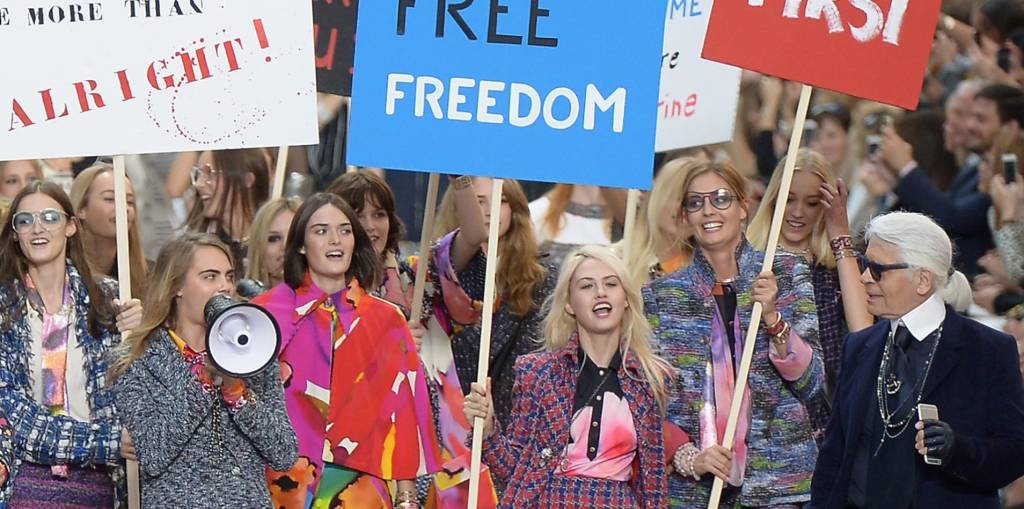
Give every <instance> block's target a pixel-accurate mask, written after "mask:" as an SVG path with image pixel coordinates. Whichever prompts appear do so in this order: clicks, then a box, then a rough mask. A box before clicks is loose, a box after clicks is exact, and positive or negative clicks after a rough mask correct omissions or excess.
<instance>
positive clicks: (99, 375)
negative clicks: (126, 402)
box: [0, 260, 128, 507]
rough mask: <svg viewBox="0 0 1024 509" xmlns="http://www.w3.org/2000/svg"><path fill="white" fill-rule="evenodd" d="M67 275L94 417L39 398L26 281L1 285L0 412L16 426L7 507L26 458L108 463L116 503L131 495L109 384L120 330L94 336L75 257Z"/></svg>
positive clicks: (2, 499)
mask: <svg viewBox="0 0 1024 509" xmlns="http://www.w3.org/2000/svg"><path fill="white" fill-rule="evenodd" d="M68 276H69V278H70V284H71V294H72V296H73V297H74V301H75V338H76V340H77V342H78V344H79V345H81V348H82V349H83V351H84V352H85V358H86V366H85V368H86V373H87V376H88V380H87V381H86V392H87V393H88V394H89V408H90V409H91V410H92V421H91V422H82V421H77V420H75V419H72V418H71V417H67V416H56V415H51V414H50V412H49V410H47V409H46V408H44V407H43V406H42V405H40V404H39V403H36V401H35V399H34V398H33V395H32V394H33V393H32V381H31V379H30V371H29V363H30V362H32V359H31V358H30V357H31V354H30V353H29V351H30V349H31V344H30V343H29V341H30V337H31V332H30V330H31V329H30V324H29V317H28V314H27V313H25V312H24V307H25V302H26V300H25V288H24V286H23V284H22V283H21V281H14V282H13V289H14V290H13V291H11V290H10V289H9V288H12V287H8V286H3V287H0V314H2V316H3V317H4V318H3V319H2V323H3V326H2V327H0V413H2V414H3V415H5V416H6V417H7V420H8V422H10V424H11V427H12V428H13V437H14V446H15V447H14V461H13V462H12V464H11V465H10V478H9V479H8V480H7V484H6V485H5V486H4V487H3V489H2V491H0V507H6V504H7V501H8V500H10V497H11V494H12V493H13V491H14V484H15V483H16V482H18V481H17V477H18V467H19V465H21V462H22V461H30V462H32V463H37V464H40V465H63V464H70V465H80V466H87V465H107V466H108V467H110V469H109V471H110V476H111V479H112V480H113V482H114V500H115V504H123V503H125V502H126V501H127V498H128V493H127V484H126V482H125V473H124V463H123V461H122V459H121V423H120V422H119V421H118V419H117V411H116V409H115V405H114V394H113V391H112V390H111V389H110V388H109V387H107V371H108V369H109V367H110V363H109V360H110V359H109V358H108V355H107V354H108V352H109V351H110V349H111V348H113V347H114V346H115V345H116V344H118V343H120V341H121V335H120V334H118V333H116V332H113V331H108V330H103V331H102V334H101V335H99V336H95V335H93V334H92V332H90V331H89V325H88V314H89V294H88V293H87V292H86V289H85V285H83V284H82V278H81V276H80V275H79V273H78V269H76V268H75V266H74V265H73V264H72V263H71V261H70V260H69V261H68ZM112 286H113V282H112V280H111V281H110V282H105V285H104V287H105V288H104V289H105V290H107V291H108V292H109V291H110V288H111V287H112ZM111 295H113V293H111Z"/></svg>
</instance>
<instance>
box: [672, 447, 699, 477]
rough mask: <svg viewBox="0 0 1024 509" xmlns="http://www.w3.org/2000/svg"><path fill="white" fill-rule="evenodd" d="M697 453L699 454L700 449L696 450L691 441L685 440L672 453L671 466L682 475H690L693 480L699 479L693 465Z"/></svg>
mask: <svg viewBox="0 0 1024 509" xmlns="http://www.w3.org/2000/svg"><path fill="white" fill-rule="evenodd" d="M698 454H700V451H699V450H697V446H695V445H693V442H687V443H685V444H683V446H682V447H680V448H678V449H676V453H675V454H674V455H672V466H673V467H675V469H676V472H679V473H680V474H681V475H682V476H684V477H692V478H693V480H694V481H699V480H700V476H699V475H697V467H696V465H695V463H696V462H697V455H698Z"/></svg>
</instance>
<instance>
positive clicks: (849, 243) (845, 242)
mask: <svg viewBox="0 0 1024 509" xmlns="http://www.w3.org/2000/svg"><path fill="white" fill-rule="evenodd" d="M828 244H829V245H830V246H832V251H841V250H843V249H853V237H851V236H849V235H840V236H838V237H836V238H834V239H832V240H830V241H828Z"/></svg>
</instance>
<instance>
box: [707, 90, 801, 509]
mask: <svg viewBox="0 0 1024 509" xmlns="http://www.w3.org/2000/svg"><path fill="white" fill-rule="evenodd" d="M811 91H812V88H811V86H810V85H803V86H802V87H801V88H800V102H799V104H798V105H797V108H796V119H795V121H794V123H793V132H792V133H791V135H790V138H789V149H788V150H787V151H786V165H785V166H784V167H783V169H782V172H783V173H782V185H781V186H780V187H779V197H778V200H777V201H776V202H775V214H774V215H773V216H772V229H771V231H770V232H769V234H768V245H767V246H766V247H765V253H764V263H763V264H762V265H761V271H762V272H764V271H769V270H772V266H773V265H774V263H775V252H776V250H777V249H778V246H779V233H780V231H781V229H782V218H783V217H784V215H785V213H786V202H787V201H788V200H789V188H790V184H791V183H792V182H793V171H794V170H795V169H796V154H797V151H799V150H800V139H801V137H802V136H803V132H804V123H805V122H806V120H807V107H808V105H809V104H810V102H811ZM763 312H764V309H763V308H762V306H761V304H760V303H758V302H755V303H754V309H753V313H752V315H751V317H750V323H749V324H748V326H747V335H746V337H745V339H744V343H743V360H742V362H741V363H740V370H739V372H738V373H737V374H736V387H735V390H734V391H733V395H732V405H731V406H730V407H729V420H728V422H727V423H726V426H725V434H724V435H723V437H722V447H725V448H726V449H729V450H732V446H733V441H734V440H735V438H736V425H737V423H738V421H739V416H740V406H741V405H742V404H743V394H744V393H745V392H746V391H747V377H748V376H749V375H750V363H751V360H752V359H753V357H754V343H755V342H756V341H757V331H758V329H759V328H760V326H761V314H762V313H763ZM724 488H725V482H724V481H722V479H720V478H718V477H715V482H714V485H712V487H711V499H710V500H709V501H708V509H718V504H719V503H720V502H721V499H722V490H723V489H724Z"/></svg>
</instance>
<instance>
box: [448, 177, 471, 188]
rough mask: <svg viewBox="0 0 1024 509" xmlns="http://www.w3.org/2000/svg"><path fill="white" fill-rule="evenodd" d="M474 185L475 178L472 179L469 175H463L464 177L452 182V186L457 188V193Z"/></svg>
mask: <svg viewBox="0 0 1024 509" xmlns="http://www.w3.org/2000/svg"><path fill="white" fill-rule="evenodd" d="M472 185H473V177H470V176H469V175H463V176H461V177H459V178H457V179H455V181H454V182H452V186H454V187H455V190H456V191H461V190H463V189H466V188H469V187H471V186H472Z"/></svg>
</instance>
